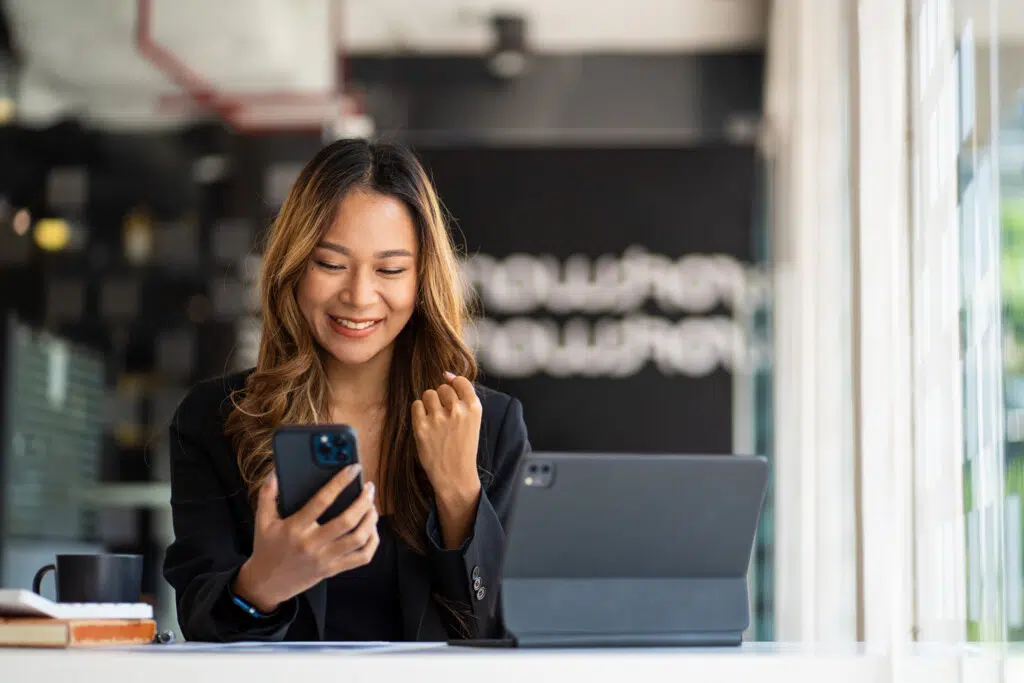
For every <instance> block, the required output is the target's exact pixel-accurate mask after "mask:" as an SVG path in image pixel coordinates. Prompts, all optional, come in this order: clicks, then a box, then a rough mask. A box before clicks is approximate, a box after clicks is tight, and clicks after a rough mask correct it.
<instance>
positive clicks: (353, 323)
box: [327, 315, 383, 330]
mask: <svg viewBox="0 0 1024 683" xmlns="http://www.w3.org/2000/svg"><path fill="white" fill-rule="evenodd" d="M327 317H329V318H330V319H331V320H332V321H334V322H335V323H337V324H338V325H341V326H342V327H344V328H346V329H349V330H365V329H369V328H371V327H373V326H374V325H376V324H377V323H379V322H380V321H381V320H382V319H383V318H378V319H376V320H352V319H350V318H339V317H337V316H333V315H330V316H327Z"/></svg>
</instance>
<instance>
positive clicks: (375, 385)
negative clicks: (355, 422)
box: [325, 349, 391, 414]
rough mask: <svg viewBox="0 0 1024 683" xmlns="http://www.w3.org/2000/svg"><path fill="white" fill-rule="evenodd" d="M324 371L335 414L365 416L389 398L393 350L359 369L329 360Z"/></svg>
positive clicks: (387, 350) (382, 352)
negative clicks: (363, 414) (389, 378)
mask: <svg viewBox="0 0 1024 683" xmlns="http://www.w3.org/2000/svg"><path fill="white" fill-rule="evenodd" d="M325 369H326V371H327V383H328V385H329V386H330V388H331V410H332V413H341V414H352V413H363V412H366V411H373V410H376V409H379V408H381V407H383V405H384V403H385V401H386V400H387V395H388V377H389V375H390V373H391V349H385V350H384V351H381V352H380V353H378V354H377V355H376V356H374V357H373V358H371V359H370V360H369V361H367V362H365V363H361V364H359V365H343V364H341V363H338V362H337V361H336V360H334V358H331V357H328V359H327V363H326V364H325Z"/></svg>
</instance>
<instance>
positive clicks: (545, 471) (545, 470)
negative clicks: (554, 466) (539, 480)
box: [540, 465, 551, 474]
mask: <svg viewBox="0 0 1024 683" xmlns="http://www.w3.org/2000/svg"><path fill="white" fill-rule="evenodd" d="M540 471H541V472H543V473H544V474H547V473H548V472H550V471H551V465H544V466H543V467H541V468H540Z"/></svg>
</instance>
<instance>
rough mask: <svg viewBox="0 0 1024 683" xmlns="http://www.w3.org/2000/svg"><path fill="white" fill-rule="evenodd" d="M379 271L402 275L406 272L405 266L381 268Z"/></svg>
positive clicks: (385, 273)
mask: <svg viewBox="0 0 1024 683" xmlns="http://www.w3.org/2000/svg"><path fill="white" fill-rule="evenodd" d="M378 272H380V273H381V274H383V275H401V274H402V273H404V272H405V268H381V269H380V270H379V271H378Z"/></svg>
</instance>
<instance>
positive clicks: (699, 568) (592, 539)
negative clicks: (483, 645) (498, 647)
mask: <svg viewBox="0 0 1024 683" xmlns="http://www.w3.org/2000/svg"><path fill="white" fill-rule="evenodd" d="M531 463H532V464H538V466H542V465H544V464H546V465H548V466H549V467H550V469H551V471H552V473H553V474H552V476H551V479H550V481H549V482H548V485H546V486H539V487H538V486H527V485H524V484H523V480H524V478H525V477H527V476H529V472H528V471H527V470H528V467H529V465H530V464H531ZM766 485H767V465H766V463H765V462H764V461H763V459H760V458H748V457H739V456H640V455H621V456H603V457H602V456H579V455H545V454H534V456H532V457H531V458H530V459H529V460H528V461H526V462H524V463H523V469H522V471H521V473H520V482H519V490H518V492H517V500H516V505H515V509H514V512H513V516H512V519H511V520H510V523H509V529H508V532H509V533H508V547H507V550H506V557H505V566H504V569H503V577H502V584H501V585H502V594H501V603H502V605H501V606H502V612H503V618H504V621H505V626H506V628H507V629H508V630H509V631H510V632H511V633H512V634H513V635H514V637H515V641H516V644H517V645H518V646H520V647H543V646H550V647H555V646H562V647H568V646H595V647H596V646H680V645H687V646H735V645H739V644H740V643H741V642H742V638H743V631H744V630H745V629H746V628H747V627H748V625H749V623H750V606H749V600H748V590H747V576H746V574H747V567H748V566H749V560H750V553H751V551H752V548H753V541H754V538H755V535H756V531H757V525H758V523H759V519H760V514H761V510H762V506H763V502H764V494H765V491H766Z"/></svg>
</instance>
